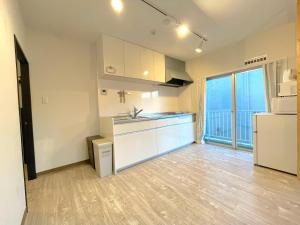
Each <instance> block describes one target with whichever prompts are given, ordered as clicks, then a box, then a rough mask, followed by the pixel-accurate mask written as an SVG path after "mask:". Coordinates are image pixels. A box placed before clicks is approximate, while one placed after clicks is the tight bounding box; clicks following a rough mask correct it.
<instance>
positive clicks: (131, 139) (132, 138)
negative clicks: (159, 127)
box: [114, 129, 158, 170]
mask: <svg viewBox="0 0 300 225" xmlns="http://www.w3.org/2000/svg"><path fill="white" fill-rule="evenodd" d="M114 151H115V152H114V157H115V159H114V161H115V170H118V169H121V168H124V167H127V166H130V165H132V164H134V163H137V162H140V161H143V160H145V159H148V158H150V157H153V156H155V155H157V154H158V153H157V148H156V142H155V130H154V129H152V130H146V131H138V132H133V133H128V134H124V135H118V136H115V137H114Z"/></svg>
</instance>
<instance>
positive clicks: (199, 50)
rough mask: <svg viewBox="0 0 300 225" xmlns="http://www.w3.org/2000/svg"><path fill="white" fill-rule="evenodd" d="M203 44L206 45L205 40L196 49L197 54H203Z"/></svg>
mask: <svg viewBox="0 0 300 225" xmlns="http://www.w3.org/2000/svg"><path fill="white" fill-rule="evenodd" d="M203 43H204V40H203V39H202V41H201V42H200V44H199V45H198V47H197V48H195V52H196V53H201V52H202V51H203Z"/></svg>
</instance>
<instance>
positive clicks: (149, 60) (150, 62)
mask: <svg viewBox="0 0 300 225" xmlns="http://www.w3.org/2000/svg"><path fill="white" fill-rule="evenodd" d="M154 71H155V70H154V51H152V50H150V49H146V48H142V50H141V74H142V77H141V78H142V79H144V80H154Z"/></svg>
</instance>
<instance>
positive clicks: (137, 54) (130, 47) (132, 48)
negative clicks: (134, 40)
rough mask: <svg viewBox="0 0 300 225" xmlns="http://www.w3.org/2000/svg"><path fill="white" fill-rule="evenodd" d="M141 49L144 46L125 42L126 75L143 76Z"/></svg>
mask: <svg viewBox="0 0 300 225" xmlns="http://www.w3.org/2000/svg"><path fill="white" fill-rule="evenodd" d="M141 51H142V48H141V47H140V46H138V45H134V44H131V43H128V42H125V44H124V62H125V76H126V77H132V78H141V77H142V76H141V70H142V69H141Z"/></svg>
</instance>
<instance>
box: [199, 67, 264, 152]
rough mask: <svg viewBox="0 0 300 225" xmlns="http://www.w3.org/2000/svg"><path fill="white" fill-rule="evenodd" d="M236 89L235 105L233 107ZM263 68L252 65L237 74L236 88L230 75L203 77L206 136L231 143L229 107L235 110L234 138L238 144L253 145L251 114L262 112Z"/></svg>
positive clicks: (214, 140) (249, 147)
mask: <svg viewBox="0 0 300 225" xmlns="http://www.w3.org/2000/svg"><path fill="white" fill-rule="evenodd" d="M233 91H235V96H236V99H235V101H236V102H235V103H236V108H235V109H232V92H233ZM265 101H266V99H265V85H264V74H263V70H262V69H261V68H260V69H255V70H250V71H245V72H241V73H237V74H236V79H235V90H233V87H232V75H228V76H221V77H216V78H212V79H208V80H207V81H206V130H205V140H207V141H212V142H217V143H222V144H229V145H231V144H232V141H234V140H232V119H233V118H232V110H235V112H236V118H235V119H236V142H237V146H238V147H242V148H248V149H252V137H253V136H252V133H253V131H252V115H253V113H256V112H265V111H266V104H265Z"/></svg>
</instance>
